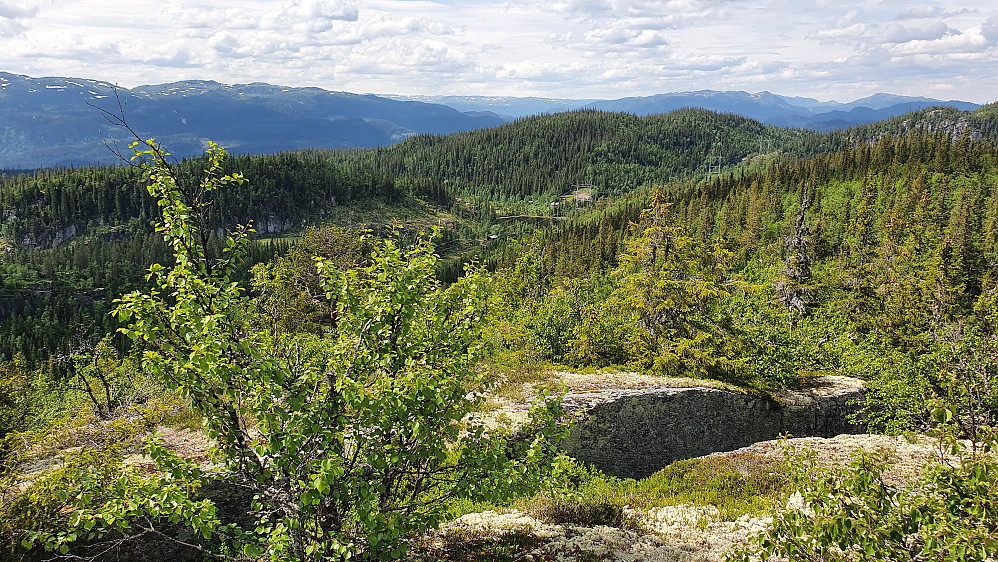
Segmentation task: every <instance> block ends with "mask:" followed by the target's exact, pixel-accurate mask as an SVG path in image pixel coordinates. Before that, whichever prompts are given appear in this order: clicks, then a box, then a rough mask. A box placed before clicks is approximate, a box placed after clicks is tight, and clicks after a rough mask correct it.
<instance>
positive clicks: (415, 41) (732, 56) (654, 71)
mask: <svg viewBox="0 0 998 562" xmlns="http://www.w3.org/2000/svg"><path fill="white" fill-rule="evenodd" d="M955 4H956V3H954V2H933V1H926V0H913V1H894V0H870V1H854V0H836V1H831V0H828V1H824V0H823V1H813V2H806V1H800V2H798V1H793V0H760V1H742V0H664V1H660V0H503V1H470V2H464V1H457V0H437V1H430V0H298V1H269V0H208V1H204V0H201V1H193V0H172V1H171V0H166V1H162V0H160V1H149V0H130V1H129V2H122V1H120V0H106V1H105V0H100V1H78V2H74V1H65V0H59V1H57V0H0V70H4V71H8V72H14V73H18V74H27V75H30V76H74V77H83V78H94V79H99V80H105V81H108V82H112V83H116V84H119V85H121V86H125V87H132V86H136V85H139V84H153V83H163V82H170V81H174V80H182V79H212V80H217V81H220V82H225V83H246V82H252V81H261V82H270V83H274V84H282V85H288V86H319V87H322V88H327V89H332V90H343V91H350V92H373V93H390V94H414V95H418V94H421V95H435V94H441V95H515V96H542V97H569V98H619V97H624V96H634V95H651V94H656V93H664V92H675V91H688V90H700V89H712V90H745V91H749V92H758V91H763V90H768V91H771V92H775V93H779V94H784V95H799V96H808V97H814V98H817V99H820V100H829V99H836V100H838V101H850V100H852V99H856V98H859V97H863V96H867V95H870V94H873V93H876V92H891V93H897V94H906V95H922V96H928V97H935V98H941V99H961V100H966V101H974V102H978V103H985V102H990V101H995V100H996V99H998V6H996V5H995V2H994V1H993V0H990V1H978V0H968V1H964V2H961V3H960V4H959V6H956V5H955Z"/></svg>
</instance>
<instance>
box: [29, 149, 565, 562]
mask: <svg viewBox="0 0 998 562" xmlns="http://www.w3.org/2000/svg"><path fill="white" fill-rule="evenodd" d="M144 146H145V148H146V150H144V151H143V152H141V153H140V156H141V157H144V158H148V159H149V160H150V164H149V165H148V169H149V173H150V179H151V185H150V187H149V189H150V192H151V193H153V194H154V195H155V197H156V199H157V202H158V204H159V205H160V207H161V209H162V213H163V222H162V223H161V224H160V226H159V227H158V230H159V231H160V232H161V233H162V234H163V235H164V237H165V238H166V240H167V241H168V242H169V243H170V245H171V246H172V248H173V249H174V255H175V260H176V261H175V264H174V265H173V266H172V267H165V266H153V267H151V268H150V273H149V276H150V279H151V281H152V284H153V289H152V290H150V291H149V292H134V293H130V294H128V295H126V296H124V297H123V298H122V299H121V302H120V305H119V308H118V309H117V312H116V314H117V315H118V316H119V318H120V319H121V320H122V322H124V323H125V324H126V328H124V329H123V331H125V333H126V334H127V335H129V336H130V337H132V338H133V339H135V340H137V341H142V342H144V345H145V346H146V347H147V350H148V351H146V352H145V355H144V359H143V365H144V367H145V368H146V369H147V370H149V371H150V372H151V373H153V374H154V375H155V376H156V377H157V378H158V379H159V380H161V381H163V382H164V383H165V384H166V385H167V386H168V387H170V388H173V389H176V390H178V391H179V392H181V393H182V394H183V395H184V396H186V397H187V398H188V399H189V400H190V401H191V404H192V407H193V408H194V409H195V410H196V411H197V412H198V413H199V414H200V415H202V416H203V417H204V423H205V430H206V432H207V434H208V436H209V437H210V438H212V439H213V440H214V441H215V443H216V444H217V447H216V451H215V455H216V461H217V462H218V463H219V465H218V468H217V469H215V470H213V471H205V470H204V469H203V468H201V467H200V466H199V465H197V464H196V463H194V462H191V461H187V460H183V459H179V458H177V457H176V456H175V455H173V454H172V453H170V452H168V451H167V450H165V449H164V448H163V447H162V446H161V445H160V444H158V443H157V441H156V440H155V438H154V439H152V440H151V441H150V442H149V444H148V446H147V452H148V454H149V455H150V456H151V457H152V459H153V461H154V462H155V463H156V475H154V476H153V477H152V478H143V477H142V475H141V474H139V473H137V472H136V471H134V470H130V469H126V470H125V471H124V472H122V475H121V476H120V478H118V479H117V480H116V481H115V482H116V483H115V484H114V485H112V486H110V487H106V486H103V487H102V488H101V489H100V490H98V489H96V488H95V487H94V486H95V485H96V484H95V483H94V482H93V481H91V480H88V479H86V478H84V477H83V476H81V475H79V474H77V475H76V477H77V478H82V480H81V481H79V482H77V483H76V486H77V488H79V489H80V490H81V492H80V493H79V494H78V495H77V496H76V500H73V499H72V498H70V501H69V505H70V506H72V516H71V517H70V518H69V519H68V520H67V529H68V530H66V531H63V532H42V533H36V534H34V535H33V537H34V539H35V540H36V541H38V542H40V543H42V544H44V545H45V546H46V548H50V549H56V550H60V551H62V552H66V551H67V549H68V548H70V547H71V546H72V543H73V542H75V541H76V540H80V539H82V538H84V537H87V538H88V540H90V541H95V540H96V541H101V540H117V539H115V538H114V537H115V534H119V535H124V536H125V537H126V538H127V537H135V536H139V535H142V534H144V533H145V532H146V530H147V529H148V528H152V529H153V530H154V531H155V532H156V533H159V534H163V535H166V534H167V533H166V532H165V531H164V525H165V524H166V523H167V522H168V523H170V524H172V525H183V526H187V527H190V528H192V529H193V530H194V531H195V532H196V533H197V534H198V535H200V536H202V537H203V538H204V539H209V538H211V537H218V538H219V539H220V540H221V541H222V542H223V544H226V545H228V547H229V548H231V549H234V552H236V553H239V554H241V555H243V556H247V557H250V558H256V557H259V556H264V555H265V556H267V557H268V558H270V559H274V560H326V559H345V558H348V557H351V556H361V557H363V558H368V559H383V558H398V557H401V556H402V555H403V554H404V553H405V551H406V545H405V540H406V539H407V538H408V537H410V536H412V535H413V534H415V533H419V532H421V531H424V530H426V529H427V528H430V527H432V526H434V525H435V524H436V523H437V521H438V520H439V519H440V517H441V515H442V513H443V512H444V507H445V506H444V502H445V501H446V500H448V499H451V498H455V497H471V498H483V499H489V498H496V497H500V496H502V495H503V494H505V493H509V492H510V491H511V490H517V489H521V488H523V489H530V487H531V486H532V485H533V484H532V483H533V482H535V481H536V480H537V479H538V478H541V477H542V476H543V474H544V467H545V466H546V464H547V463H548V462H549V457H550V455H551V454H552V450H551V445H550V441H549V439H550V437H552V436H553V433H554V429H553V428H552V426H551V425H550V422H551V420H552V416H554V415H556V413H557V412H556V411H555V410H550V409H548V408H545V409H542V410H539V411H543V412H547V415H546V416H540V417H538V418H537V420H538V421H537V423H536V424H535V425H533V426H531V427H532V429H533V432H532V433H526V434H524V435H523V436H522V437H519V438H516V439H513V437H512V436H511V435H510V434H508V433H507V432H504V431H502V430H501V429H495V430H492V431H490V432H488V433H486V432H485V428H484V426H482V425H481V423H479V422H477V421H476V420H475V419H474V417H471V418H469V417H468V416H469V415H470V414H472V413H473V411H474V410H475V407H476V405H477V404H478V402H479V401H480V400H481V399H480V398H475V397H474V396H475V395H474V394H469V393H470V392H472V391H478V390H481V388H482V384H483V382H484V381H483V379H482V374H481V373H480V371H478V370H477V369H476V368H475V363H476V360H477V357H478V350H479V344H478V341H479V336H478V331H479V323H480V321H481V317H482V314H483V313H484V305H485V301H484V293H483V289H484V284H483V280H482V273H481V270H480V269H478V268H476V267H470V268H469V270H468V272H467V274H466V275H465V276H464V277H463V278H462V279H461V280H460V281H458V282H457V283H454V284H452V285H449V286H444V285H442V284H441V283H440V282H439V281H438V280H436V278H435V277H434V272H435V262H436V260H437V258H436V256H435V254H434V253H433V246H432V244H431V243H430V242H429V241H428V240H426V239H425V238H420V239H419V240H418V241H417V242H416V243H415V244H413V245H411V246H409V247H405V248H404V247H401V246H399V245H397V244H396V243H394V242H392V241H390V240H389V241H372V242H370V246H369V247H370V249H371V254H370V257H369V258H367V259H366V260H365V261H364V263H363V264H361V265H360V266H358V267H348V266H349V265H350V263H344V262H343V261H342V260H341V261H339V262H337V261H333V260H329V259H322V258H317V261H316V262H315V267H316V268H317V276H318V281H319V283H320V284H321V286H322V288H323V291H324V298H325V301H326V303H327V304H326V307H327V310H329V314H330V325H329V326H328V328H327V329H323V330H302V329H299V328H300V327H301V326H302V324H295V323H287V322H273V321H272V318H268V317H267V316H264V315H257V314H255V313H254V308H255V307H254V305H253V303H252V302H251V300H250V299H249V298H248V297H247V296H245V294H244V291H243V289H242V288H240V287H239V286H238V285H237V284H236V283H233V282H232V281H231V276H232V272H233V270H234V268H235V267H236V266H237V264H238V260H239V259H240V255H241V252H242V251H243V249H244V248H245V244H246V236H245V233H246V232H247V230H248V228H246V227H243V228H241V229H240V230H238V231H237V232H235V233H234V234H233V235H232V237H231V238H229V241H228V243H227V244H226V246H225V247H224V249H223V250H222V251H221V253H214V252H213V251H212V248H211V246H210V245H209V244H207V236H206V233H205V231H204V225H203V223H202V222H201V221H202V217H203V208H204V204H205V203H204V198H203V195H204V194H205V193H207V192H210V191H212V190H214V189H216V188H217V186H218V185H220V184H222V183H229V182H239V181H242V178H241V176H239V175H238V174H223V173H222V171H221V167H220V163H221V161H222V158H223V157H224V151H223V150H222V149H220V148H217V147H215V146H212V147H211V148H210V149H209V151H208V153H207V165H206V166H205V170H204V173H203V174H202V175H201V176H200V177H194V178H192V177H188V176H182V175H179V174H178V173H177V171H176V170H175V169H174V168H173V167H171V165H170V164H169V162H168V161H167V160H166V159H165V156H166V155H165V153H164V152H163V151H162V150H161V149H160V148H159V147H158V146H157V145H155V144H152V143H144ZM348 261H349V260H348ZM261 275H262V274H261ZM261 279H262V281H264V282H266V283H270V284H273V282H274V278H273V277H272V276H270V277H268V276H263V277H262V278H261ZM545 420H546V421H545ZM218 479H223V480H232V481H234V482H235V483H236V484H237V485H238V486H240V487H244V488H247V489H249V490H251V491H252V492H253V493H254V503H253V515H254V516H255V517H256V519H257V525H256V527H254V528H249V529H243V528H240V527H238V526H236V525H235V524H233V523H224V522H223V521H222V520H221V519H220V514H219V513H218V512H217V510H216V508H215V506H214V505H213V503H212V502H211V501H210V500H206V499H202V498H199V497H197V494H196V492H197V490H198V489H199V488H200V487H202V486H206V485H208V484H209V483H210V482H212V481H213V480H218ZM167 505H172V506H174V507H173V508H172V509H169V510H168V509H166V506H167ZM187 546H189V547H191V548H195V549H201V548H209V547H210V546H211V545H210V543H204V542H203V541H198V542H196V543H188V545H187Z"/></svg>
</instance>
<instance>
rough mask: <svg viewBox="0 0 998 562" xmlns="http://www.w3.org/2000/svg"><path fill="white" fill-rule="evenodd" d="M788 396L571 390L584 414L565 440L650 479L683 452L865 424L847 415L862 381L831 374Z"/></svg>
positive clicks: (572, 407)
mask: <svg viewBox="0 0 998 562" xmlns="http://www.w3.org/2000/svg"><path fill="white" fill-rule="evenodd" d="M778 398H779V400H780V402H781V403H776V402H772V401H770V400H766V399H763V398H756V397H753V396H747V395H744V394H738V393H735V392H730V391H727V390H718V389H715V388H706V387H692V388H667V387H656V388H644V389H635V390H624V389H607V390H602V391H600V392H595V393H594V392H585V393H570V394H567V395H566V396H565V398H564V400H563V403H562V405H563V407H564V408H565V409H566V410H568V411H571V412H574V413H575V414H576V415H577V416H578V417H579V418H580V419H579V421H578V422H577V423H576V424H575V426H574V427H573V428H572V431H571V433H570V435H569V436H568V437H567V438H566V439H565V440H564V441H562V443H561V446H562V447H563V448H564V450H565V451H566V452H567V453H568V454H569V455H571V456H573V457H575V458H577V459H579V460H583V461H586V462H590V463H592V464H593V465H595V466H596V467H598V468H599V469H600V470H602V471H604V472H607V473H610V474H614V475H616V476H620V477H624V478H643V477H646V476H649V475H651V474H652V473H654V472H655V471H657V470H659V469H661V468H663V467H665V466H666V465H668V464H669V463H671V462H673V461H677V460H681V459H687V458H693V457H699V456H703V455H707V454H710V453H715V452H723V451H732V450H734V449H738V448H741V447H745V446H747V445H751V444H753V443H756V442H759V441H766V440H770V439H775V438H777V437H779V436H780V435H784V434H790V435H793V436H794V437H831V436H834V435H838V434H840V433H861V432H862V431H863V430H864V429H865V428H864V427H863V426H861V425H853V424H851V423H849V421H848V420H847V419H846V416H847V415H848V414H850V413H853V412H856V411H858V410H859V408H860V407H861V406H860V405H858V404H852V403H851V402H853V401H857V400H861V399H862V398H863V386H862V382H861V381H858V380H855V379H849V378H846V377H827V378H825V379H822V380H821V381H819V384H818V385H817V386H816V387H814V388H813V389H809V390H808V391H801V392H785V393H782V394H780V395H779V396H778Z"/></svg>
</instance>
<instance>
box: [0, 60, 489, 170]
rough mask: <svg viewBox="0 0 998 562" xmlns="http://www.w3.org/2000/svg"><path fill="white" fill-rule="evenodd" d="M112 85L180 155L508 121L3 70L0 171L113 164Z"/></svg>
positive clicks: (346, 98)
mask: <svg viewBox="0 0 998 562" xmlns="http://www.w3.org/2000/svg"><path fill="white" fill-rule="evenodd" d="M115 91H117V99H120V100H121V103H122V106H123V107H124V110H125V117H126V118H127V120H128V122H129V124H130V125H131V126H132V127H133V128H134V129H135V130H136V131H138V132H139V134H140V135H142V136H143V137H155V138H156V139H157V140H159V141H161V142H163V143H164V144H165V145H166V146H167V147H168V148H169V149H170V150H171V152H173V154H175V155H177V156H188V155H192V154H199V153H201V152H202V151H203V149H204V146H205V144H206V142H207V140H209V139H210V140H213V141H215V142H217V143H219V144H221V145H222V146H224V147H226V148H227V149H229V151H230V152H234V153H268V152H277V151H281V150H292V149H297V148H306V147H323V148H347V147H373V146H379V145H390V144H394V143H397V142H399V141H402V140H405V139H406V138H407V137H409V136H411V135H414V134H419V133H440V134H448V133H454V132H457V131H465V130H471V129H480V128H484V127H492V126H495V125H500V124H502V123H504V122H505V120H504V119H503V118H501V117H499V116H497V115H492V114H481V113H473V114H468V113H462V112H460V111H458V110H456V109H453V108H450V107H447V106H444V105H440V104H431V103H422V102H415V101H397V100H391V99H387V98H384V97H379V96H374V95H358V94H350V93H345V92H330V91H327V90H322V89H319V88H289V87H281V86H272V85H270V84H262V83H254V84H235V85H227V84H219V83H217V82H205V81H186V82H175V83H172V84H161V85H156V86H139V87H136V88H132V89H127V88H117V89H115V87H114V86H112V85H111V84H108V83H107V82H100V81H96V80H86V79H79V78H31V77H28V76H21V75H17V74H9V73H0V168H33V167H40V166H54V165H68V164H70V163H72V164H76V165H86V164H94V163H108V162H114V161H116V157H115V156H114V155H113V154H112V153H111V152H110V151H109V150H108V149H107V148H106V147H105V146H104V141H105V140H108V141H109V142H115V141H117V142H118V144H119V145H120V146H121V147H122V148H123V149H127V146H128V143H129V139H130V137H129V136H128V134H127V132H126V131H124V130H122V129H120V128H116V127H112V126H110V124H109V123H108V122H107V121H106V120H105V119H104V118H103V116H102V115H101V113H100V112H99V111H98V110H97V109H96V108H94V107H92V106H98V107H101V108H103V109H106V110H109V111H113V112H117V111H118V103H117V101H116V98H115ZM88 104H90V105H88Z"/></svg>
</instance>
